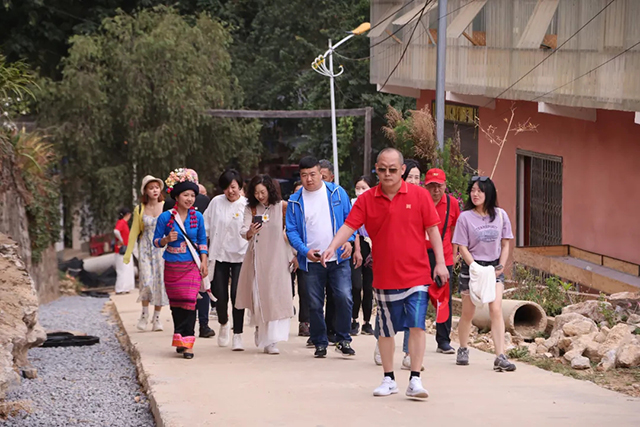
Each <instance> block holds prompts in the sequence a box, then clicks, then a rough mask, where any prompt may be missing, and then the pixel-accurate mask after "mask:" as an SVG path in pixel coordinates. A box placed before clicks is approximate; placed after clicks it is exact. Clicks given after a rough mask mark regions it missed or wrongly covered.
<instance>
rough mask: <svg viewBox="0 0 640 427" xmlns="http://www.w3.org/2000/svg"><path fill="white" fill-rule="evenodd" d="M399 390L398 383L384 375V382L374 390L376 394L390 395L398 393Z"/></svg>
mask: <svg viewBox="0 0 640 427" xmlns="http://www.w3.org/2000/svg"><path fill="white" fill-rule="evenodd" d="M397 392H398V384H396V382H395V381H394V380H392V379H391V378H390V377H384V378H383V379H382V384H380V385H379V386H378V388H376V389H375V390H373V395H374V396H389V395H392V394H396V393H397Z"/></svg>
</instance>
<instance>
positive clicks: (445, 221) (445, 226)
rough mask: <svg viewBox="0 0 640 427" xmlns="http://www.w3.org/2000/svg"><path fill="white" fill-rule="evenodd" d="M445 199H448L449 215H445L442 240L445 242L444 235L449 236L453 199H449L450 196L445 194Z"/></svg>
mask: <svg viewBox="0 0 640 427" xmlns="http://www.w3.org/2000/svg"><path fill="white" fill-rule="evenodd" d="M445 197H446V198H447V213H446V214H445V219H444V227H443V228H442V236H440V237H442V240H443V241H444V235H445V234H447V226H448V225H449V209H450V208H451V199H450V198H449V195H448V194H445Z"/></svg>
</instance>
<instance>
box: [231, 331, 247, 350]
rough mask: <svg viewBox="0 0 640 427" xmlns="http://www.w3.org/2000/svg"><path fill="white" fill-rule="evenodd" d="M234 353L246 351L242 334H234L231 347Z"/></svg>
mask: <svg viewBox="0 0 640 427" xmlns="http://www.w3.org/2000/svg"><path fill="white" fill-rule="evenodd" d="M231 350H232V351H244V346H243V345H242V334H233V344H232V345H231Z"/></svg>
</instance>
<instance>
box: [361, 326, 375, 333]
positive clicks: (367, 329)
mask: <svg viewBox="0 0 640 427" xmlns="http://www.w3.org/2000/svg"><path fill="white" fill-rule="evenodd" d="M362 335H373V328H372V327H371V325H370V324H369V323H365V324H364V325H362Z"/></svg>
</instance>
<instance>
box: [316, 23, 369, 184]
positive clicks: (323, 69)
mask: <svg viewBox="0 0 640 427" xmlns="http://www.w3.org/2000/svg"><path fill="white" fill-rule="evenodd" d="M370 28H371V24H369V23H368V22H365V23H363V24H361V25H360V26H359V27H358V28H356V29H355V30H353V31H349V35H348V36H347V37H345V38H343V39H342V40H340V41H339V42H338V43H337V44H336V45H335V46H333V45H332V43H331V39H329V50H327V51H326V52H325V53H324V54H323V55H320V56H318V57H317V58H316V59H315V60H314V61H313V62H312V63H311V68H313V69H314V70H315V71H316V72H317V73H319V74H322V75H323V76H327V77H329V91H330V93H331V142H332V145H333V174H334V176H335V178H334V179H335V182H336V184H337V185H340V174H339V171H338V126H337V123H336V95H335V89H334V79H335V78H336V77H337V76H339V75H340V74H342V73H343V72H344V67H342V65H340V70H339V71H338V72H337V73H334V72H333V52H334V50H336V48H337V47H338V46H340V45H341V44H342V43H344V42H346V41H347V40H349V39H350V38H351V37H353V36H357V35H360V34H363V33H365V32H367V31H369V29H370ZM327 56H328V57H329V67H327V62H326V59H327Z"/></svg>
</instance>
